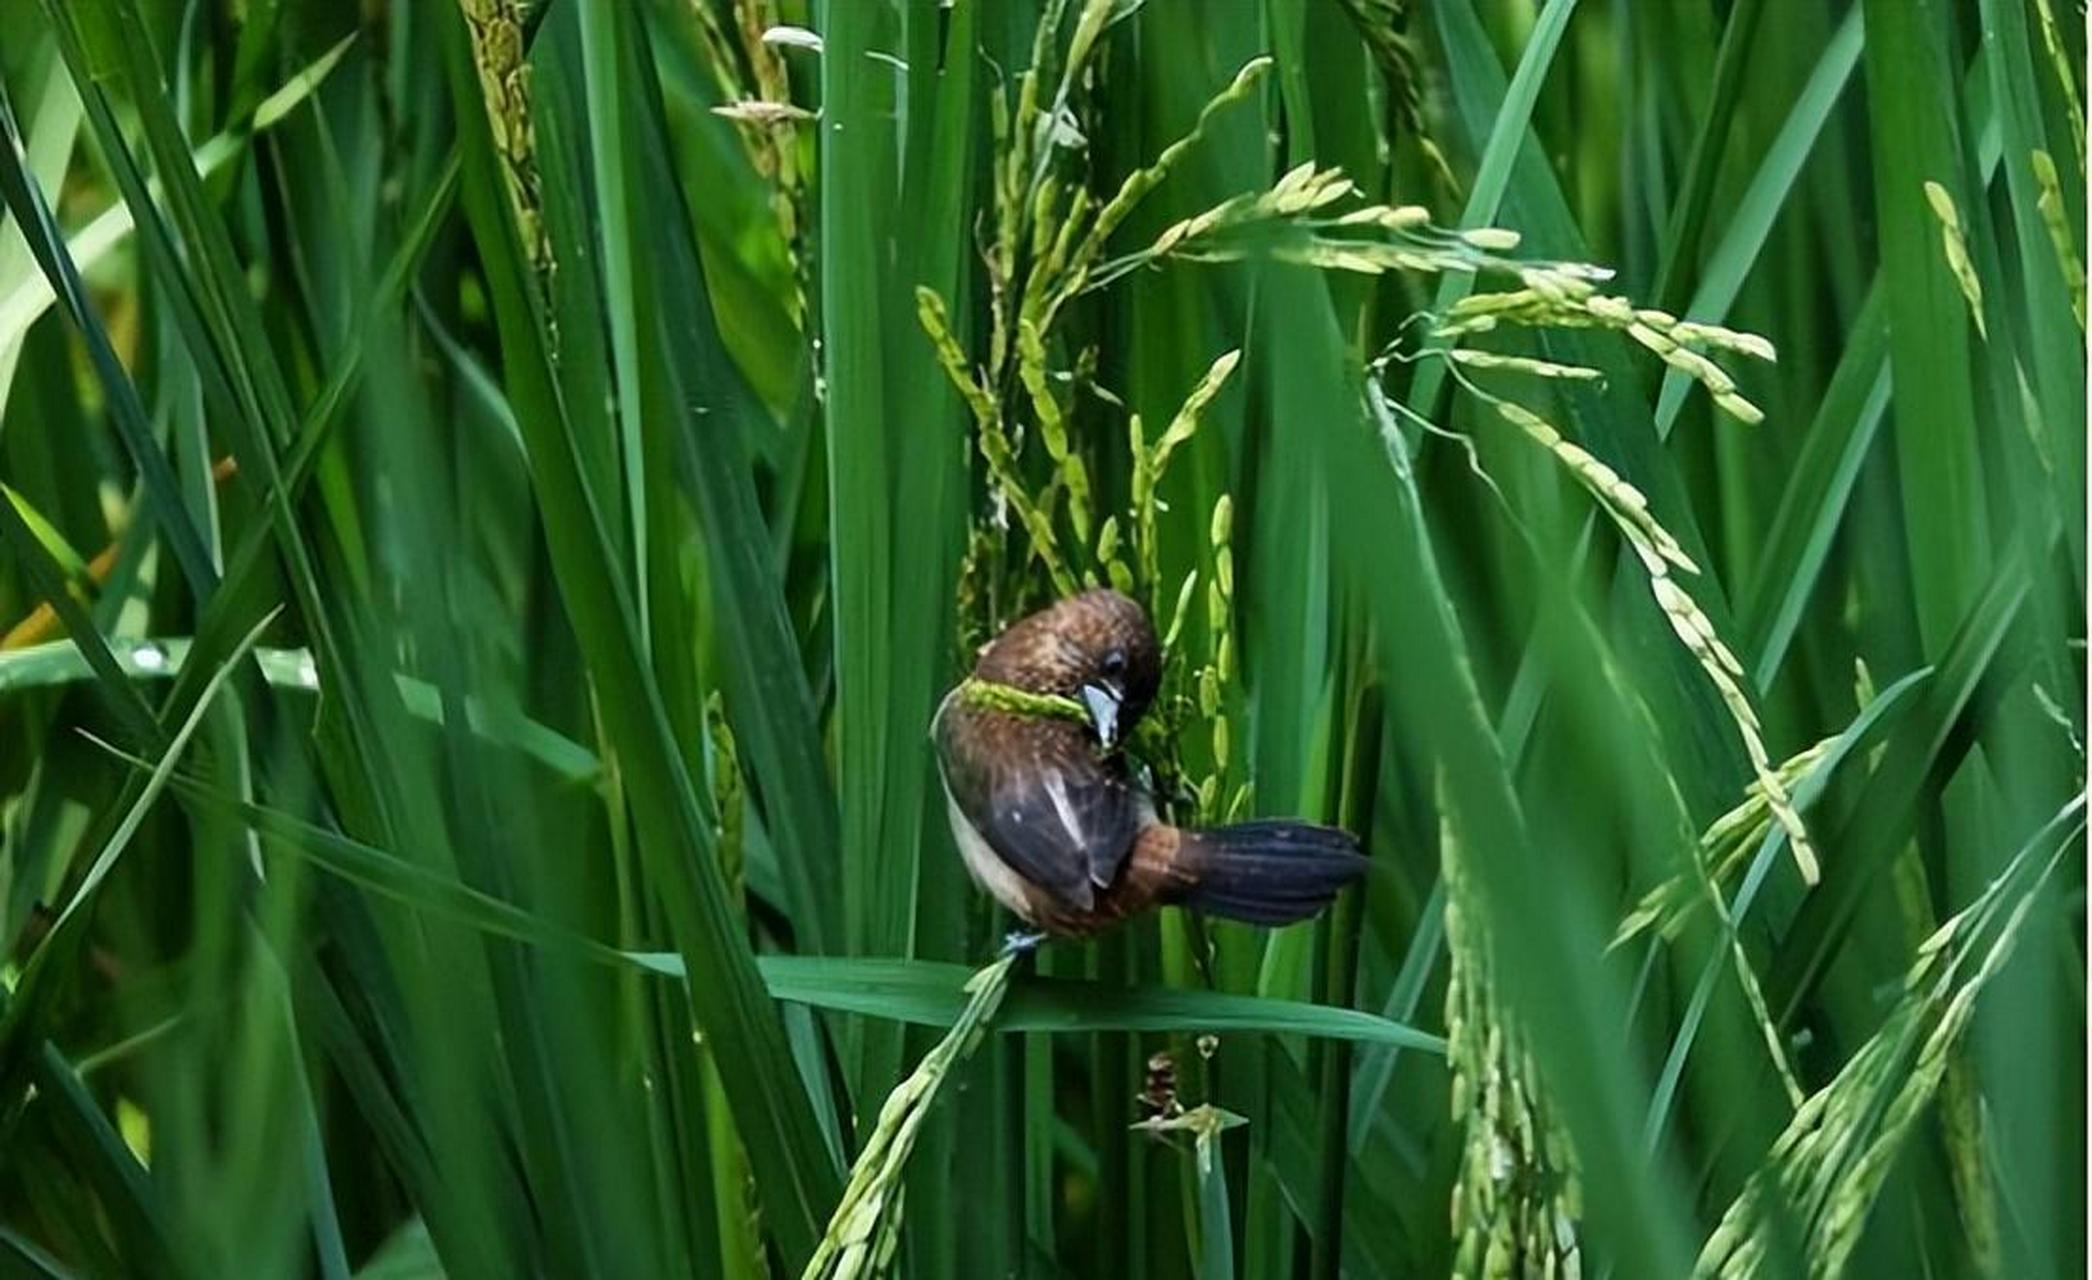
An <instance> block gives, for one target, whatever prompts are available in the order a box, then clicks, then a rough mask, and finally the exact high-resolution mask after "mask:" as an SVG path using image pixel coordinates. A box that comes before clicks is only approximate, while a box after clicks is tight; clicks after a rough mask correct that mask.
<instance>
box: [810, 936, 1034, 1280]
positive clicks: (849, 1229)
mask: <svg viewBox="0 0 2092 1280" xmlns="http://www.w3.org/2000/svg"><path fill="white" fill-rule="evenodd" d="M1017 958H1018V953H1017V952H1014V951H1011V952H1006V953H1005V954H1004V955H1003V956H1002V957H1001V958H1000V959H998V960H996V961H995V962H994V963H992V964H989V965H987V966H985V967H984V968H982V969H981V970H979V971H978V972H976V973H975V974H974V975H973V977H972V978H970V979H968V980H967V983H966V992H967V1001H966V1007H965V1008H964V1009H963V1010H961V1011H960V1014H959V1018H958V1021H956V1022H954V1023H952V1029H951V1030H950V1031H947V1032H946V1033H945V1035H944V1038H943V1039H942V1040H939V1041H938V1042H937V1046H936V1047H935V1048H934V1049H931V1050H930V1052H929V1053H928V1054H926V1055H924V1057H923V1060H922V1061H921V1062H920V1063H917V1064H916V1068H915V1070H914V1071H913V1072H912V1073H910V1074H909V1076H908V1078H907V1079H905V1080H903V1081H901V1083H899V1084H898V1085H895V1086H894V1089H893V1092H891V1093H889V1094H887V1095H886V1101H885V1103H884V1104H883V1105H882V1106H881V1107H880V1108H879V1118H878V1120H877V1122H876V1123H875V1124H874V1125H873V1128H872V1131H871V1133H870V1134H869V1135H868V1136H867V1137H866V1138H865V1143H864V1149H863V1150H861V1151H859V1152H858V1154H857V1160H856V1162H855V1163H853V1164H852V1165H851V1166H850V1181H849V1183H848V1185H846V1186H845V1187H844V1188H843V1196H842V1199H841V1200H840V1201H839V1202H837V1204H836V1206H835V1212H834V1213H833V1214H832V1215H830V1217H829V1219H828V1229H827V1231H826V1232H825V1233H823V1235H822V1237H821V1242H820V1244H819V1245H817V1246H816V1247H815V1249H814V1255H813V1258H812V1260H811V1261H809V1262H808V1263H807V1264H806V1270H804V1271H803V1272H801V1273H800V1280H856V1278H857V1277H860V1276H881V1275H888V1274H890V1273H891V1272H892V1269H893V1263H894V1258H895V1256H896V1254H897V1252H898V1250H899V1248H900V1241H901V1218H902V1207H903V1206H902V1197H903V1193H904V1192H905V1190H906V1187H905V1186H904V1182H905V1174H906V1172H907V1167H908V1157H909V1156H911V1155H913V1154H914V1152H915V1142H916V1138H917V1137H918V1136H919V1135H920V1134H921V1131H922V1125H923V1121H924V1120H925V1119H926V1118H927V1117H928V1116H929V1114H930V1108H931V1106H932V1105H933V1104H934V1103H935V1102H936V1101H937V1095H938V1093H939V1092H940V1091H941V1090H942V1089H943V1088H944V1086H945V1084H946V1083H947V1082H948V1081H949V1079H950V1078H951V1076H952V1073H953V1072H954V1071H956V1070H957V1069H958V1068H959V1066H960V1065H961V1064H963V1063H964V1062H965V1061H966V1060H967V1059H968V1058H970V1057H972V1056H973V1051H974V1050H975V1049H976V1048H977V1047H979V1045H980V1042H981V1037H982V1036H983V1035H985V1034H986V1033H987V1030H988V1027H989V1026H990V1024H991V1023H992V1022H993V1021H994V1019H995V1013H996V1011H997V1010H998V1009H1000V1008H1001V1007H1002V1000H1003V997H1004V996H1005V995H1007V994H1008V993H1009V989H1010V970H1011V969H1012V968H1013V967H1014V966H1015V965H1016V963H1017Z"/></svg>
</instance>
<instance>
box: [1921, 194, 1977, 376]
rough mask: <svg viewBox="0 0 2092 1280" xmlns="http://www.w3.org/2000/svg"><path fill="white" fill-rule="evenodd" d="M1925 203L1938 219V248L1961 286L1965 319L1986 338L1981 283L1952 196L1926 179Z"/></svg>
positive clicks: (1966, 235)
mask: <svg viewBox="0 0 2092 1280" xmlns="http://www.w3.org/2000/svg"><path fill="white" fill-rule="evenodd" d="M1925 203H1927V204H1929V205H1931V206H1932V216H1933V217H1935V218H1938V219H1939V237H1940V247H1941V248H1942V249H1943V250H1944V252H1945V253H1946V256H1947V270H1949V271H1951V272H1953V273H1954V283H1955V284H1956V285H1958V286H1959V287H1960V289H1961V297H1962V300H1963V301H1964V302H1967V303H1968V306H1969V318H1970V319H1972V320H1974V321H1975V322H1976V333H1977V334H1978V335H1980V336H1982V337H1984V338H1988V337H1989V336H1990V333H1989V331H1988V330H1987V329H1985V328H1984V327H1983V282H1982V281H1981V280H1980V279H1978V278H1977V277H1976V265H1975V264H1974V263H1973V262H1970V261H1969V242H1968V233H1967V232H1966V231H1964V230H1962V227H1961V213H1960V211H1959V210H1958V209H1956V208H1955V207H1954V197H1953V195H1952V194H1951V193H1949V192H1948V190H1947V189H1946V188H1945V187H1943V186H1941V185H1940V184H1939V183H1937V182H1928V183H1926V184H1925Z"/></svg>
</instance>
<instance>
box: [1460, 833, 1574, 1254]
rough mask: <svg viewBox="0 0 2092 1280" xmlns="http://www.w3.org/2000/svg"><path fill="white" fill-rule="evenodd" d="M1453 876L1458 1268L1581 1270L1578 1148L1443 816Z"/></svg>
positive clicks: (1467, 872) (1478, 899)
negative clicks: (1500, 982)
mask: <svg viewBox="0 0 2092 1280" xmlns="http://www.w3.org/2000/svg"><path fill="white" fill-rule="evenodd" d="M1439 847H1440V856H1441V859H1442V865H1443V867H1444V871H1443V875H1444V880H1445V886H1446V909H1445V929H1446V951H1447V955H1448V957H1449V961H1450V974H1449V976H1448V978H1447V981H1446V1004H1445V1010H1446V1061H1447V1065H1448V1067H1449V1068H1450V1069H1451V1071H1452V1074H1453V1092H1452V1114H1453V1119H1454V1120H1455V1121H1456V1122H1458V1123H1464V1124H1465V1126H1466V1137H1465V1140H1464V1142H1463V1143H1462V1145H1461V1151H1460V1166H1459V1174H1458V1176H1457V1178H1456V1180H1455V1182H1454V1185H1453V1201H1452V1213H1453V1219H1452V1227H1453V1240H1454V1257H1453V1274H1454V1275H1455V1276H1457V1277H1460V1278H1461V1280H1511V1278H1512V1277H1517V1278H1518V1280H1528V1278H1540V1277H1546V1278H1548V1280H1557V1278H1558V1280H1577V1277H1580V1276H1581V1275H1582V1274H1583V1259H1582V1250H1581V1247H1580V1245H1579V1243H1578V1231H1577V1223H1578V1219H1579V1218H1580V1217H1581V1215H1582V1204H1581V1193H1580V1192H1579V1190H1578V1186H1577V1174H1576V1158H1575V1153H1574V1152H1573V1151H1572V1150H1571V1148H1570V1146H1569V1141H1568V1136H1567V1134H1566V1133H1564V1132H1563V1130H1562V1128H1561V1126H1560V1125H1559V1124H1557V1123H1556V1122H1555V1121H1554V1120H1553V1118H1552V1117H1551V1116H1550V1115H1549V1114H1548V1103H1547V1099H1546V1097H1545V1095H1544V1094H1543V1093H1542V1091H1541V1088H1540V1080H1539V1075H1538V1072H1537V1071H1536V1070H1535V1069H1534V1066H1533V1061H1532V1058H1531V1055H1530V1053H1529V1052H1528V1049H1527V1047H1526V1043H1525V1037H1524V1036H1523V1034H1522V1033H1521V1032H1520V1030H1519V1028H1518V1024H1517V1022H1516V1021H1515V1020H1514V1019H1513V1018H1511V1017H1510V1015H1509V1011H1508V1010H1507V1009H1506V1008H1505V1007H1504V1005H1503V1003H1502V1001H1501V1000H1500V999H1499V996H1498V992H1497V989H1496V985H1495V977H1494V969H1495V966H1494V962H1493V959H1492V956H1493V951H1494V944H1493V942H1492V941H1491V939H1490V937H1489V934H1488V928H1487V925H1486V922H1485V920H1484V918H1483V914H1482V909H1481V900H1480V898H1479V897H1478V896H1477V890H1476V888H1475V887H1474V885H1473V884H1472V883H1471V882H1470V881H1469V879H1468V875H1469V870H1468V868H1467V866H1466V864H1465V854H1464V851H1463V850H1462V849H1461V847H1460V845H1459V842H1458V841H1456V840H1455V839H1454V838H1453V832H1452V829H1451V827H1450V826H1448V825H1443V824H1442V825H1441V832H1440V837H1439Z"/></svg>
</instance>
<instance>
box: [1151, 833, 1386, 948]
mask: <svg viewBox="0 0 2092 1280" xmlns="http://www.w3.org/2000/svg"><path fill="white" fill-rule="evenodd" d="M1184 837H1185V841H1186V843H1187V844H1188V845H1189V846H1190V848H1188V849H1187V850H1186V851H1185V852H1187V853H1189V854H1190V855H1191V856H1190V857H1189V858H1188V859H1187V861H1188V863H1189V867H1190V869H1191V871H1192V874H1193V877H1195V883H1194V884H1193V885H1192V887H1191V888H1190V889H1189V890H1188V891H1186V892H1185V893H1183V895H1182V896H1181V897H1180V898H1179V901H1181V902H1183V903H1184V905H1186V906H1190V907H1196V908H1198V909H1199V910H1201V911H1210V912H1212V913H1213V914H1214V915H1217V916H1226V917H1227V918H1228V919H1230V920H1241V921H1245V922H1247V923H1249V924H1262V925H1279V924H1291V923H1293V922H1294V921H1295V920H1305V919H1306V918H1307V917H1309V916H1311V915H1314V914H1315V913H1316V912H1317V911H1320V910H1321V909H1322V908H1324V907H1326V906H1328V905H1329V902H1330V899H1332V898H1334V897H1336V896H1337V891H1338V890H1339V889H1342V888H1343V887H1344V886H1345V885H1347V884H1350V883H1351V882H1352V881H1353V880H1356V879H1358V878H1359V877H1360V876H1362V875H1364V874H1365V872H1366V867H1367V865H1368V863H1367V860H1366V858H1365V856H1364V855H1363V854H1361V853H1360V852H1359V851H1358V841H1356V840H1354V839H1353V838H1352V837H1351V833H1350V832H1348V831H1340V830H1338V829H1337V828H1335V827H1318V826H1316V825H1314V824H1313V823H1310V822H1287V821H1282V820H1280V821H1264V822H1240V823H1236V824H1235V825H1234V826H1231V827H1214V828H1212V829H1210V830H1206V831H1186V832H1184Z"/></svg>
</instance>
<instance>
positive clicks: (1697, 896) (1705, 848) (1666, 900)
mask: <svg viewBox="0 0 2092 1280" xmlns="http://www.w3.org/2000/svg"><path fill="white" fill-rule="evenodd" d="M1836 743H1837V738H1836V737H1829V738H1825V739H1823V740H1822V741H1820V742H1817V743H1816V744H1815V745H1813V746H1811V747H1808V748H1807V749H1805V750H1803V751H1800V752H1797V753H1796V754H1795V755H1793V756H1791V757H1789V758H1788V759H1786V760H1784V761H1782V762H1781V763H1780V765H1779V767H1778V768H1777V769H1775V770H1774V771H1773V773H1774V774H1775V776H1777V777H1778V778H1779V780H1780V783H1781V785H1782V786H1783V787H1784V788H1786V789H1787V790H1788V791H1789V792H1790V793H1791V792H1792V790H1793V789H1794V787H1795V786H1796V785H1797V784H1798V783H1799V782H1800V781H1801V779H1802V778H1804V777H1806V776H1807V775H1808V774H1809V772H1810V771H1811V770H1813V769H1814V768H1815V767H1816V766H1817V765H1818V764H1820V763H1822V761H1823V759H1824V757H1825V756H1827V755H1828V754H1830V750H1831V748H1832V746H1834V745H1835V744H1836ZM1772 824H1773V810H1772V802H1771V799H1770V798H1769V797H1768V796H1767V794H1766V790H1765V785H1764V783H1762V782H1759V781H1753V782H1752V783H1751V784H1750V785H1749V786H1748V787H1746V788H1745V789H1744V793H1743V801H1742V803H1740V804H1738V805H1737V806H1736V807H1735V808H1733V809H1731V810H1729V811H1728V812H1727V813H1725V814H1723V815H1722V816H1721V817H1719V818H1716V819H1715V820H1714V821H1713V822H1712V823H1709V824H1708V827H1707V829H1706V830H1705V831H1703V832H1701V833H1700V838H1699V842H1698V844H1697V845H1696V846H1695V849H1696V852H1697V868H1696V869H1689V870H1686V871H1682V872H1680V873H1679V874H1677V875H1675V876H1672V877H1671V878H1670V879H1668V880H1665V881H1663V882H1662V883H1661V884H1659V885H1657V886H1656V887H1655V888H1653V889H1651V890H1650V891H1649V892H1648V893H1646V894H1644V895H1643V896H1642V898H1641V900H1640V901H1639V902H1637V903H1636V904H1635V905H1634V908H1633V909H1632V910H1630V911H1629V912H1628V913H1627V915H1626V917H1625V918H1624V919H1622V920H1621V921H1620V927H1619V929H1618V930H1617V931H1616V932H1615V933H1614V934H1613V942H1612V945H1613V946H1615V947H1620V946H1624V945H1626V944H1627V943H1628V942H1631V941H1633V940H1634V939H1635V938H1638V937H1641V936H1642V935H1643V934H1645V933H1647V932H1648V931H1650V930H1651V929H1654V930H1655V931H1656V932H1657V933H1658V934H1660V935H1661V936H1663V937H1665V938H1672V937H1676V936H1677V933H1678V930H1679V929H1680V928H1682V927H1683V926H1684V924H1685V922H1686V920H1687V918H1688V917H1689V916H1690V915H1691V914H1692V912H1693V910H1694V909H1695V908H1696V907H1697V906H1698V905H1699V904H1700V903H1701V902H1703V901H1705V898H1704V896H1703V894H1704V889H1703V888H1702V881H1703V878H1704V881H1705V882H1707V883H1711V884H1712V885H1713V886H1715V887H1716V888H1717V889H1720V890H1722V891H1724V892H1726V891H1727V890H1728V889H1729V888H1731V887H1733V885H1734V882H1735V881H1736V879H1737V877H1738V876H1739V875H1741V874H1742V871H1743V868H1744V866H1745V865H1746V864H1747V863H1748V862H1749V861H1750V858H1751V854H1752V853H1753V852H1754V851H1755V850H1756V849H1757V848H1758V847H1759V846H1760V845H1761V844H1763V843H1764V841H1765V837H1766V835H1767V833H1768V832H1770V831H1771V829H1772Z"/></svg>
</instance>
